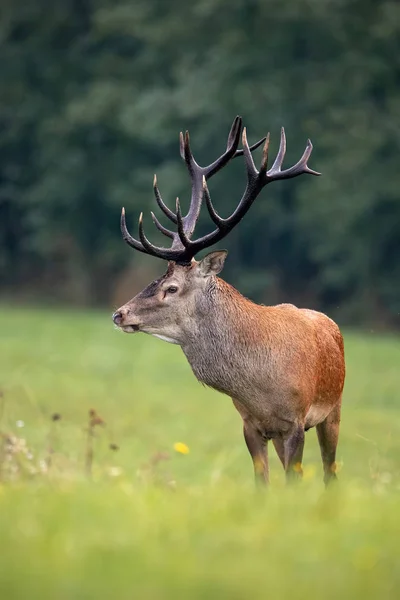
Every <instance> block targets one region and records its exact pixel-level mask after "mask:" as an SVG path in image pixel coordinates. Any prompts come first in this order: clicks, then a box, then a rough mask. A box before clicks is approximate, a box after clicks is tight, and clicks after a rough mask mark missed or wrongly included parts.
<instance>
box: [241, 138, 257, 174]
mask: <svg viewBox="0 0 400 600" xmlns="http://www.w3.org/2000/svg"><path fill="white" fill-rule="evenodd" d="M242 144H243V154H244V160H245V163H246V168H247V179H248V181H249V182H250V181H252V180H253V179H255V178H256V177H257V176H258V171H257V169H256V166H255V164H254V160H253V157H252V155H251V151H250V148H249V144H248V143H247V133H246V127H243V133H242Z"/></svg>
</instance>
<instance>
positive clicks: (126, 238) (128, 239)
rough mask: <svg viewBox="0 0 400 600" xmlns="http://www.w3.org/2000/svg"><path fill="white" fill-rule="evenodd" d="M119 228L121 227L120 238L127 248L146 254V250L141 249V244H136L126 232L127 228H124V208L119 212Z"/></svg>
mask: <svg viewBox="0 0 400 600" xmlns="http://www.w3.org/2000/svg"><path fill="white" fill-rule="evenodd" d="M120 226H121V233H122V238H123V239H124V241H125V242H126V243H127V244H128V245H129V246H131V248H134V249H135V250H139V252H144V253H145V254H147V250H145V249H144V248H143V246H142V244H141V243H140V242H138V241H137V240H135V238H134V237H132V236H131V234H130V233H129V231H128V228H127V226H126V219H125V208H124V207H122V210H121V221H120Z"/></svg>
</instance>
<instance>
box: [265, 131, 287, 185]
mask: <svg viewBox="0 0 400 600" xmlns="http://www.w3.org/2000/svg"><path fill="white" fill-rule="evenodd" d="M285 154H286V135H285V128H284V127H281V141H280V143H279V150H278V154H277V155H276V158H275V160H274V164H273V165H272V167H271V168H270V170H269V171H268V175H274V174H275V173H279V172H280V170H281V168H282V164H283V159H284V158H285Z"/></svg>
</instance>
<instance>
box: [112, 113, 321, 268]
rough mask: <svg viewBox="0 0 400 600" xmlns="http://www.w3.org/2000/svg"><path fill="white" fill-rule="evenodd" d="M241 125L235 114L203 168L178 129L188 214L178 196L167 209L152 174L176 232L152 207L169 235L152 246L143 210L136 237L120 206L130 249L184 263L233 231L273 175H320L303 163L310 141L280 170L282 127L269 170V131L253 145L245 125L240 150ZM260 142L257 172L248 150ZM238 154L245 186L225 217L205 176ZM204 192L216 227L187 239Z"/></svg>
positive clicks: (283, 150)
mask: <svg viewBox="0 0 400 600" xmlns="http://www.w3.org/2000/svg"><path fill="white" fill-rule="evenodd" d="M241 129H242V119H241V117H236V118H235V120H234V122H233V124H232V127H231V130H230V133H229V136H228V142H227V146H226V151H225V152H224V154H222V155H221V156H220V157H219V158H218V159H217V160H216V161H215V162H213V163H212V164H211V165H209V166H208V167H201V166H200V165H198V164H197V162H196V161H195V159H194V157H193V154H192V152H191V149H190V143H189V133H188V132H186V133H185V135H184V136H183V134H182V133H181V134H180V152H181V156H182V158H183V159H184V161H185V163H186V166H187V168H188V171H189V174H190V178H191V181H192V196H191V201H190V207H189V211H188V213H187V215H186V216H182V213H181V208H180V203H179V199H178V198H177V199H176V212H173V211H172V210H170V209H169V208H168V207H167V206H166V205H165V204H164V202H163V200H162V198H161V195H160V192H159V189H158V187H157V179H156V177H155V176H154V182H153V188H154V194H155V197H156V201H157V204H158V206H159V207H160V208H161V210H162V211H163V212H164V214H165V215H166V216H167V217H168V218H169V219H170V220H171V221H172V222H173V223H174V224H175V225H176V228H177V231H176V232H173V231H170V230H169V229H167V228H166V227H164V226H163V225H162V224H161V223H160V222H159V221H158V219H157V217H156V216H155V215H154V213H153V212H152V213H151V216H152V219H153V222H154V224H155V225H156V227H157V228H158V229H159V230H160V231H161V232H162V233H163V234H164V235H166V236H167V237H169V238H171V239H172V240H173V241H172V245H171V248H160V247H158V246H154V245H153V244H152V243H151V242H150V241H149V240H148V239H147V237H146V236H145V234H144V230H143V213H141V214H140V217H139V239H140V242H139V241H137V240H135V239H134V238H133V237H132V236H131V235H130V233H129V232H128V230H127V227H126V221H125V210H124V209H122V213H121V231H122V237H123V238H124V240H125V241H126V242H127V244H129V245H130V246H131V247H132V248H135V249H136V250H139V251H140V252H144V253H146V254H150V255H152V256H156V257H158V258H163V259H165V260H173V261H175V262H178V263H180V264H188V263H190V261H191V260H192V258H193V257H194V256H195V254H197V252H199V251H200V250H203V249H204V248H207V247H208V246H211V245H212V244H215V243H216V242H218V241H219V240H221V239H222V238H224V237H225V236H226V235H227V234H228V233H229V232H230V231H231V229H233V228H234V227H235V225H237V224H238V223H239V221H240V220H241V219H242V218H243V217H244V215H245V214H246V213H247V211H248V210H249V208H250V206H251V205H252V204H253V202H254V200H255V199H256V197H257V196H258V194H259V193H260V191H261V190H262V189H263V187H264V186H266V185H267V184H268V183H270V182H271V181H275V180H277V179H290V178H291V177H297V176H298V175H302V174H303V173H310V174H311V175H320V173H317V172H316V171H313V170H312V169H310V168H309V167H308V165H307V161H308V159H309V157H310V155H311V152H312V144H311V141H310V140H308V142H307V146H306V149H305V150H304V153H303V156H302V157H301V159H300V160H299V161H298V162H297V163H296V164H295V165H294V166H293V167H290V168H289V169H285V170H284V171H282V170H281V168H282V163H283V159H284V157H285V153H286V137H285V130H284V128H283V127H282V130H281V141H280V146H279V151H278V154H277V156H276V159H275V161H274V164H273V165H272V167H271V168H270V169H269V171H267V163H268V146H269V134H268V135H267V137H266V138H263V139H261V140H260V141H259V142H257V143H256V144H254V145H253V146H249V145H248V143H247V136H246V128H244V129H243V133H242V143H243V150H238V149H237V147H238V144H239V139H240V132H241ZM263 142H265V144H264V148H263V154H262V160H261V166H260V170H259V171H258V170H257V169H256V167H255V164H254V161H253V157H252V155H251V153H252V151H253V150H255V149H256V148H258V147H259V146H260V145H261V144H262V143H263ZM242 154H243V155H244V158H245V164H246V170H247V186H246V189H245V192H244V194H243V197H242V199H241V200H240V202H239V204H238V206H237V208H236V210H235V211H234V212H233V213H232V215H231V216H230V217H228V218H227V219H223V218H221V217H220V216H219V215H218V213H217V212H216V210H215V209H214V207H213V205H212V203H211V198H210V194H209V191H208V188H207V179H209V178H210V177H212V176H213V175H214V174H215V173H217V172H218V171H219V170H220V169H222V168H223V167H224V166H225V165H226V164H227V163H228V162H229V161H230V160H231V159H232V158H235V157H236V156H240V155H242ZM203 197H204V198H205V200H206V204H207V208H208V212H209V213H210V217H211V219H212V220H213V222H214V223H215V225H216V226H217V229H215V230H214V231H213V232H211V233H208V234H207V235H205V236H203V237H201V238H199V239H198V240H191V239H190V238H191V236H192V235H193V232H194V228H195V226H196V222H197V220H198V217H199V214H200V209H201V204H202V201H203Z"/></svg>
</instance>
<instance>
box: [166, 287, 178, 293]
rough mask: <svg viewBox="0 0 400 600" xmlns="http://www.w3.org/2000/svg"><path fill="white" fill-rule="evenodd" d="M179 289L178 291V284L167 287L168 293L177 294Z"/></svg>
mask: <svg viewBox="0 0 400 600" xmlns="http://www.w3.org/2000/svg"><path fill="white" fill-rule="evenodd" d="M177 291H178V288H177V286H176V285H170V286H169V287H168V288H167V292H168V294H176V292H177Z"/></svg>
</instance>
